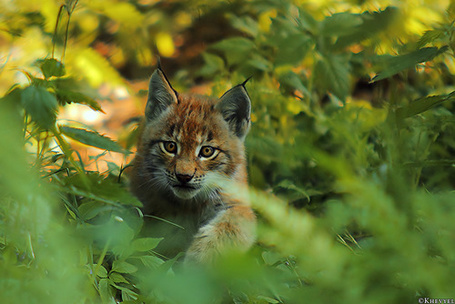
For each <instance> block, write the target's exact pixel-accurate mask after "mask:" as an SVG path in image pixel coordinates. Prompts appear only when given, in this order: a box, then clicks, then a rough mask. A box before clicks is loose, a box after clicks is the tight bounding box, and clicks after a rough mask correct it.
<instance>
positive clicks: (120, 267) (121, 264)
mask: <svg viewBox="0 0 455 304" xmlns="http://www.w3.org/2000/svg"><path fill="white" fill-rule="evenodd" d="M112 271H114V272H119V273H134V272H136V271H137V267H136V266H134V265H133V264H130V263H128V262H125V261H121V260H116V261H114V263H113V264H112Z"/></svg>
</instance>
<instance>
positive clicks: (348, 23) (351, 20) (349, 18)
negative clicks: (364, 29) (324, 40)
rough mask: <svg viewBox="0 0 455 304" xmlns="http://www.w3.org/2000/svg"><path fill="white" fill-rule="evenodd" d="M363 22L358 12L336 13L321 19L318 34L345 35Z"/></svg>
mask: <svg viewBox="0 0 455 304" xmlns="http://www.w3.org/2000/svg"><path fill="white" fill-rule="evenodd" d="M362 23H363V20H362V18H361V17H360V15H358V14H350V13H338V14H333V15H332V16H328V17H326V18H325V19H324V20H322V22H321V24H320V26H321V29H320V34H321V35H322V36H345V35H350V34H352V30H353V28H354V27H357V26H359V25H361V24H362Z"/></svg>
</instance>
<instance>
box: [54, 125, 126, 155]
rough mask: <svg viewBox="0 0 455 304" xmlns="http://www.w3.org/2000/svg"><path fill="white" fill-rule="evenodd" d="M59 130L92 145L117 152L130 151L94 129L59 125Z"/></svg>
mask: <svg viewBox="0 0 455 304" xmlns="http://www.w3.org/2000/svg"><path fill="white" fill-rule="evenodd" d="M60 130H61V131H62V133H63V134H64V135H66V136H68V137H70V138H72V139H74V140H76V141H78V142H80V143H83V144H86V145H89V146H92V147H96V148H99V149H103V150H108V151H112V152H118V153H130V152H129V151H127V150H125V149H124V148H122V147H121V146H120V145H119V144H118V143H116V142H115V141H113V140H112V139H110V138H109V137H106V136H104V135H101V134H99V133H98V132H95V131H88V130H85V129H79V128H72V127H67V126H60Z"/></svg>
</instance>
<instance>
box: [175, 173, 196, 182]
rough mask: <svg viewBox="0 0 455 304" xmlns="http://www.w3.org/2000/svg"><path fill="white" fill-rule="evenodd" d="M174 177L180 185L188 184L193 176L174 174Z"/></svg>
mask: <svg viewBox="0 0 455 304" xmlns="http://www.w3.org/2000/svg"><path fill="white" fill-rule="evenodd" d="M175 176H176V177H177V179H178V181H179V182H180V183H182V184H186V183H188V182H189V181H190V180H191V179H192V178H193V175H188V174H176V175H175Z"/></svg>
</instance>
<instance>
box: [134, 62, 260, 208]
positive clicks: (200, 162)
mask: <svg viewBox="0 0 455 304" xmlns="http://www.w3.org/2000/svg"><path fill="white" fill-rule="evenodd" d="M250 111H251V102H250V99H249V97H248V93H247V92H246V89H245V87H244V84H241V85H238V86H235V87H234V88H232V89H230V90H229V91H227V92H226V93H225V94H224V95H223V96H221V98H220V99H218V100H217V99H210V98H208V97H201V96H191V95H190V96H187V95H179V94H178V93H177V92H176V91H175V90H174V89H173V88H172V86H171V84H170V83H169V82H168V80H167V79H166V76H165V75H164V73H163V72H162V71H161V70H160V69H157V70H156V71H155V72H154V73H153V75H152V77H151V80H150V85H149V95H148V100H147V106H146V109H145V116H146V124H145V128H144V132H143V134H142V138H141V147H140V148H139V149H140V151H141V154H142V158H143V164H144V168H143V173H144V174H143V179H144V180H143V182H144V185H147V187H148V188H149V189H150V190H151V191H153V189H156V190H158V191H162V192H163V193H169V194H170V195H173V196H175V197H176V198H179V199H184V200H188V199H192V198H202V199H204V198H211V197H212V198H213V197H214V196H216V195H217V191H219V189H220V188H221V187H222V186H221V185H222V183H223V181H227V180H234V181H237V182H246V173H245V156H244V145H243V141H244V139H245V136H246V134H247V133H248V130H249V127H250Z"/></svg>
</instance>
